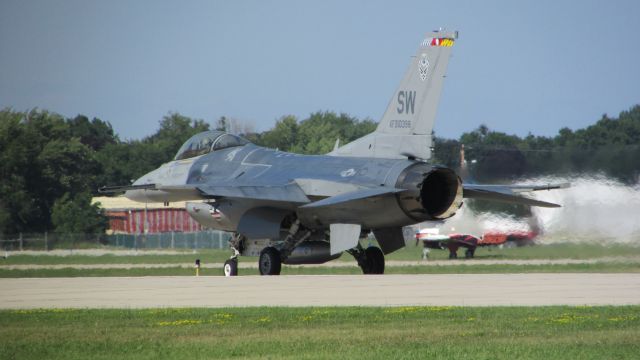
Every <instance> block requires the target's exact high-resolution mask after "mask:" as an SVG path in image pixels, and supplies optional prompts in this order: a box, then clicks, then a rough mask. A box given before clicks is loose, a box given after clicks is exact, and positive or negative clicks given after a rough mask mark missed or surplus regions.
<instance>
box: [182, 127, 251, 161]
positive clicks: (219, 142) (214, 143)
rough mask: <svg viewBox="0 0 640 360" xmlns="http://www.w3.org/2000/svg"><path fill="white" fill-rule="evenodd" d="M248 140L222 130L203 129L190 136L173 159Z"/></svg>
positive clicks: (196, 154)
mask: <svg viewBox="0 0 640 360" xmlns="http://www.w3.org/2000/svg"><path fill="white" fill-rule="evenodd" d="M248 143H249V141H248V140H245V139H243V138H241V137H239V136H236V135H231V134H227V133H225V132H223V131H216V130H211V131H205V132H202V133H199V134H196V135H194V136H192V137H191V138H190V139H189V140H187V141H186V142H185V143H184V144H183V145H182V146H181V147H180V150H178V153H177V154H176V157H175V158H174V160H184V159H189V158H192V157H196V156H200V155H204V154H208V153H210V152H212V151H216V150H221V149H226V148H230V147H235V146H243V145H246V144H248Z"/></svg>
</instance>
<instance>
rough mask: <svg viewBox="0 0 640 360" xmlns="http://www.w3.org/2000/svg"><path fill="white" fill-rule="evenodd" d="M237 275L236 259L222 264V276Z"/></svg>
mask: <svg viewBox="0 0 640 360" xmlns="http://www.w3.org/2000/svg"><path fill="white" fill-rule="evenodd" d="M237 275H238V259H237V258H235V259H229V260H227V261H225V262H224V276H237Z"/></svg>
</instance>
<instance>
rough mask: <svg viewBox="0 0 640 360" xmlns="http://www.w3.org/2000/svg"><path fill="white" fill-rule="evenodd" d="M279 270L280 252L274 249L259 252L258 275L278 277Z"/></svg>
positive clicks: (280, 263)
mask: <svg viewBox="0 0 640 360" xmlns="http://www.w3.org/2000/svg"><path fill="white" fill-rule="evenodd" d="M281 269H282V261H281V260H280V252H279V251H278V250H277V249H276V248H274V247H266V248H264V249H262V251H260V259H259V260H258V270H260V275H280V270H281Z"/></svg>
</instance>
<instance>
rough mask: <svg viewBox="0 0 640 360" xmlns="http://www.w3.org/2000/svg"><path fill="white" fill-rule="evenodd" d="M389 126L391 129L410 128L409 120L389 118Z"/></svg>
mask: <svg viewBox="0 0 640 360" xmlns="http://www.w3.org/2000/svg"><path fill="white" fill-rule="evenodd" d="M389 127H390V128H392V129H410V128H411V120H391V121H390V122H389Z"/></svg>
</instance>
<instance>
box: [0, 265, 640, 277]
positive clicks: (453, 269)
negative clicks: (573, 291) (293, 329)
mask: <svg viewBox="0 0 640 360" xmlns="http://www.w3.org/2000/svg"><path fill="white" fill-rule="evenodd" d="M567 272H571V273H621V272H633V273H638V272H640V262H634V263H625V262H603V263H595V264H557V265H556V264H554V265H459V266H394V267H387V268H386V269H385V274H498V273H567ZM200 274H201V275H202V276H222V269H213V268H207V269H201V270H200ZM341 274H353V275H355V274H362V270H360V268H359V267H357V265H356V264H355V263H354V265H353V266H352V267H336V268H331V267H287V266H285V267H283V268H282V275H341ZM194 275H195V271H194V269H190V268H181V267H169V268H158V269H150V268H133V269H87V270H82V269H72V268H63V269H30V270H6V269H0V278H26V277H89V276H90V277H94V276H194ZM239 275H241V276H243V275H258V269H257V268H255V269H240V270H239Z"/></svg>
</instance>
